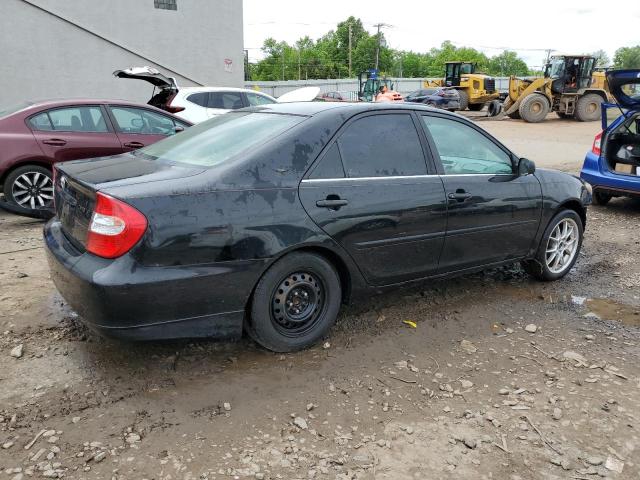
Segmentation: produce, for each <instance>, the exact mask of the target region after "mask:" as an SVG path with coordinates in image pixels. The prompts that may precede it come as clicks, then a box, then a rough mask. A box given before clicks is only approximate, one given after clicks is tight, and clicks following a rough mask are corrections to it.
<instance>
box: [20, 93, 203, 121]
mask: <svg viewBox="0 0 640 480" xmlns="http://www.w3.org/2000/svg"><path fill="white" fill-rule="evenodd" d="M74 105H124V106H127V107H139V108H146V109H149V110H155V111H157V112H159V113H163V114H164V115H169V116H171V117H175V118H176V119H178V120H180V121H181V122H183V123H191V122H189V121H186V120H184V119H182V118H178V117H176V116H175V115H172V114H171V113H169V112H167V111H164V110H161V109H159V108H156V107H154V106H153V105H149V104H148V103H138V102H130V101H127V100H117V99H104V98H99V99H98V98H60V99H50V100H36V101H34V102H30V104H29V105H27V106H25V108H22V109H20V110H18V111H16V112H14V113H13V114H16V113H20V112H28V113H27V114H28V115H30V114H31V113H33V112H39V111H41V110H45V109H48V108H56V107H69V106H74ZM13 114H12V115H13Z"/></svg>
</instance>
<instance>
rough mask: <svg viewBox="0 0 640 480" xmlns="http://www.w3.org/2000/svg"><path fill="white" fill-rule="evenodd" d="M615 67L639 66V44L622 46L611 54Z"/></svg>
mask: <svg viewBox="0 0 640 480" xmlns="http://www.w3.org/2000/svg"><path fill="white" fill-rule="evenodd" d="M613 66H614V67H615V68H640V45H636V46H635V47H622V48H619V49H618V50H616V53H615V55H614V56H613Z"/></svg>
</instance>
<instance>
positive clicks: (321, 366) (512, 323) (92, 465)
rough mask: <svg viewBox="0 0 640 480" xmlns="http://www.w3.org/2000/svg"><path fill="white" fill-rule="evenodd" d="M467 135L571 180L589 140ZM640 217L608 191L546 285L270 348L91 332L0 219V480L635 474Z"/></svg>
mask: <svg viewBox="0 0 640 480" xmlns="http://www.w3.org/2000/svg"><path fill="white" fill-rule="evenodd" d="M481 125H482V126H483V127H485V128H487V129H488V130H489V131H491V132H492V133H493V134H495V135H496V136H497V137H498V138H500V139H502V140H503V141H504V142H505V143H506V144H508V145H509V146H511V147H512V148H513V149H515V151H517V152H518V153H519V154H521V155H524V156H527V157H529V158H531V159H533V160H534V161H536V163H537V164H538V166H547V167H555V168H559V169H562V170H566V171H570V172H577V171H578V170H579V167H580V165H581V161H582V158H583V157H584V152H585V150H587V149H588V148H590V146H591V142H592V140H593V136H594V135H595V133H596V132H597V130H598V125H597V123H577V122H573V121H567V120H559V119H555V118H553V117H550V119H549V121H547V122H546V123H542V124H537V125H530V124H525V123H522V122H519V121H514V120H504V121H482V123H481ZM639 226H640V202H637V201H632V200H628V199H614V200H613V201H612V202H611V204H610V205H609V206H608V207H606V208H602V207H592V208H591V209H590V212H589V221H588V225H587V230H586V238H585V244H584V247H583V252H582V254H581V256H580V259H579V261H578V264H577V266H576V268H575V269H574V270H573V271H572V272H571V273H570V274H569V275H568V276H567V277H566V278H565V279H564V280H562V281H559V282H555V283H548V284H542V283H538V282H535V281H533V280H531V279H530V278H528V277H527V276H526V275H525V274H524V273H523V272H522V271H521V270H520V268H519V267H518V266H514V267H511V268H503V269H499V270H492V271H489V272H486V273H483V274H478V275H474V276H469V277H464V278H458V279H453V280H447V281H438V282H431V283H428V284H426V285H421V286H417V287H415V288H410V289H409V288H406V289H404V290H400V291H397V292H395V293H392V294H387V295H385V296H380V297H377V298H373V299H372V300H371V301H370V302H368V303H365V304H361V305H355V306H351V307H348V308H345V309H344V310H343V313H342V314H341V316H340V319H339V322H338V324H337V325H336V326H335V327H334V329H333V330H332V331H331V332H330V335H329V336H328V337H327V339H326V341H327V343H326V344H325V345H324V346H323V345H319V346H317V347H316V348H313V349H310V350H307V351H304V352H300V353H295V354H289V355H279V354H273V353H269V352H266V351H264V350H262V349H260V348H259V347H257V346H256V345H255V344H253V343H252V342H250V341H249V340H246V339H243V340H242V341H240V342H238V343H231V344H223V343H216V342H212V341H204V340H203V341H195V342H188V341H182V342H166V343H146V344H145V343H137V344H127V343H120V342H116V341H111V340H105V339H102V338H98V337H94V336H93V335H91V334H90V333H88V332H87V331H86V330H85V329H84V328H83V327H82V326H81V325H80V324H79V323H77V320H76V318H75V315H74V314H73V312H71V311H70V310H69V309H68V308H67V307H66V306H65V304H64V302H63V301H62V299H61V298H60V296H59V295H58V294H57V293H56V291H55V289H54V287H53V285H52V283H51V281H50V280H49V277H48V272H47V266H46V263H45V260H44V254H43V250H42V246H41V238H40V235H41V233H40V232H41V228H42V225H41V223H39V222H38V221H33V220H29V219H25V218H20V217H15V216H11V215H8V214H0V265H2V268H1V269H0V479H4V478H7V479H27V478H41V477H52V478H55V477H64V478H73V479H80V478H86V479H228V478H240V479H242V478H263V479H274V478H279V479H310V478H318V479H324V478H327V479H336V478H337V479H351V478H358V479H368V478H376V479H377V478H379V479H385V478H389V479H405V478H411V479H440V478H443V479H448V478H470V479H511V480H516V479H541V478H544V479H596V478H602V477H606V478H615V479H637V478H640V454H639V452H640V432H639V429H640V418H639V417H640V365H639V357H640V342H639V333H640V315H639V311H640V309H639V306H640V298H639V295H640V293H639V292H640V290H639V289H640V262H638V261H637V259H638V250H639V249H640V240H639V239H638V234H637V233H638V227H639ZM405 320H410V321H413V322H415V323H416V328H412V327H411V326H410V325H407V324H405V323H403V322H404V321H405ZM530 324H533V325H534V326H535V327H536V331H535V333H530V332H528V331H526V330H525V327H527V325H530ZM528 329H529V330H534V328H533V327H528ZM20 346H22V347H20ZM20 350H22V351H20ZM12 353H13V355H15V356H12Z"/></svg>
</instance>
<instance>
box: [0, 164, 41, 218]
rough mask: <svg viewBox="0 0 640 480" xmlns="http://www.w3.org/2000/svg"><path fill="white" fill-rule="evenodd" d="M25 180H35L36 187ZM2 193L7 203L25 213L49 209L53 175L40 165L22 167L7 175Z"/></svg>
mask: <svg viewBox="0 0 640 480" xmlns="http://www.w3.org/2000/svg"><path fill="white" fill-rule="evenodd" d="M26 179H31V180H30V181H33V180H35V183H36V185H32V184H31V183H29V182H27V180H26ZM3 192H4V198H5V200H6V201H7V202H9V203H10V204H12V205H13V206H15V207H17V208H18V209H21V210H24V211H25V212H29V211H33V210H41V209H46V208H50V207H51V205H52V204H53V174H52V173H51V170H49V169H47V168H45V167H42V166H40V165H24V166H22V167H19V168H16V169H15V170H13V171H12V172H11V173H9V175H7V178H6V179H5V181H4V186H3ZM46 197H50V198H46Z"/></svg>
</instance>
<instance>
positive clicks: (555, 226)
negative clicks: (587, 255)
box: [522, 210, 583, 281]
mask: <svg viewBox="0 0 640 480" xmlns="http://www.w3.org/2000/svg"><path fill="white" fill-rule="evenodd" d="M582 235H583V226H582V219H581V218H580V216H579V215H578V214H577V213H576V212H575V211H573V210H562V211H561V212H560V213H558V214H557V215H556V216H555V217H553V219H552V220H551V221H550V222H549V225H548V226H547V229H546V230H545V232H544V235H543V236H542V241H541V242H540V246H539V247H538V251H537V252H536V256H535V257H534V258H533V259H532V260H527V261H524V262H522V266H523V267H524V269H525V270H526V271H527V273H529V274H530V275H532V276H534V277H536V278H537V279H538V280H543V281H551V280H558V279H560V278H562V277H564V276H565V275H566V274H567V273H569V271H570V270H571V268H572V267H573V265H574V264H575V263H576V260H577V259H578V254H579V253H580V247H581V246H582Z"/></svg>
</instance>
